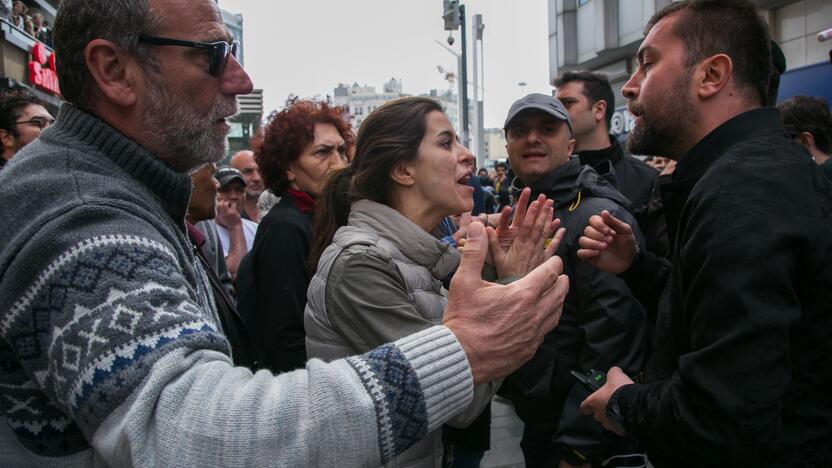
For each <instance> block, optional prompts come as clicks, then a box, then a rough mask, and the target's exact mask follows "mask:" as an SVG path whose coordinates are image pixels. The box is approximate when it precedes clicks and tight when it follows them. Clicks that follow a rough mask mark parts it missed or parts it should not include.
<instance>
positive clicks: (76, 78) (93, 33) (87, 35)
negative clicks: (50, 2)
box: [52, 0, 159, 110]
mask: <svg viewBox="0 0 832 468" xmlns="http://www.w3.org/2000/svg"><path fill="white" fill-rule="evenodd" d="M158 21H159V18H158V17H157V16H156V15H155V14H154V13H153V11H152V10H151V8H150V2H149V1H148V0H63V1H62V2H61V5H60V6H59V7H58V13H57V15H56V17H55V27H54V28H53V29H52V35H53V36H52V37H53V43H54V48H55V59H56V66H57V72H58V82H59V83H60V87H61V95H63V97H64V99H66V100H67V101H69V102H71V103H72V104H75V105H76V106H78V107H80V108H82V109H87V110H89V109H90V108H91V107H92V104H93V102H92V97H93V96H92V94H91V92H92V88H91V87H92V84H93V83H94V81H93V79H92V75H90V72H89V69H88V68H87V63H86V60H85V58H84V49H85V48H86V46H87V44H89V42H90V41H92V40H94V39H106V40H108V41H110V42H112V43H114V44H115V45H116V46H118V47H120V48H121V49H124V50H127V51H130V52H131V53H132V54H133V55H134V56H135V57H137V58H139V61H140V63H142V65H145V66H148V65H150V66H154V67H155V66H156V65H157V64H156V62H155V61H154V60H153V57H152V55H151V54H150V52H149V51H148V50H147V49H146V48H145V47H144V46H142V45H141V44H139V36H142V35H148V34H151V33H152V31H153V29H154V27H155V26H156V25H157V24H158Z"/></svg>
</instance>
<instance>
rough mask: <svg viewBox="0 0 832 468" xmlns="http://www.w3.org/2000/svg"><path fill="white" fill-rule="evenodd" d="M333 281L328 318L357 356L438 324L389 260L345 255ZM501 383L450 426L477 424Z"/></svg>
mask: <svg viewBox="0 0 832 468" xmlns="http://www.w3.org/2000/svg"><path fill="white" fill-rule="evenodd" d="M330 281H331V282H329V283H327V302H326V309H327V317H328V318H329V320H330V323H331V324H332V326H333V328H334V329H335V330H337V331H339V332H340V333H341V335H342V336H343V337H344V338H345V339H346V340H347V341H348V342H349V343H350V345H351V346H352V348H353V349H355V350H356V351H358V352H364V351H366V350H368V349H371V348H373V347H375V346H378V345H379V344H382V343H387V342H390V341H393V340H396V339H399V338H401V337H403V336H407V335H408V334H411V333H416V332H419V331H421V330H424V329H426V328H429V327H431V326H432V325H433V324H432V323H431V322H430V321H429V320H427V319H426V318H424V317H422V315H420V314H419V312H418V311H417V310H416V307H415V306H414V305H413V301H412V299H411V298H410V297H409V296H408V294H407V291H406V290H405V287H404V285H403V280H402V279H401V277H400V276H399V273H398V270H396V268H395V267H394V266H392V265H391V264H390V263H389V262H388V261H387V260H386V259H382V258H379V257H377V256H374V255H370V254H363V253H352V252H350V251H345V252H343V253H342V254H341V256H340V257H339V258H338V259H337V260H336V261H335V263H334V264H333V266H332V270H331V272H330ZM466 378H468V377H467V376H466ZM451 381H452V380H451V379H449V382H451ZM499 385H500V382H492V383H488V384H483V385H478V386H476V387H475V388H474V398H473V403H472V404H471V405H470V406H469V407H468V408H467V409H466V411H464V412H462V413H460V414H459V415H457V416H456V417H455V418H453V419H452V420H451V421H449V422H448V423H449V424H451V425H453V426H459V427H465V426H467V425H468V424H470V423H471V422H473V420H474V419H476V417H477V416H478V415H479V414H480V413H481V412H482V410H483V408H484V407H485V405H486V404H488V403H489V402H490V401H491V397H492V396H494V393H496V391H497V388H498V387H499Z"/></svg>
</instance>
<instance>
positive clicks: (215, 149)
mask: <svg viewBox="0 0 832 468" xmlns="http://www.w3.org/2000/svg"><path fill="white" fill-rule="evenodd" d="M236 111H237V101H236V99H235V98H230V99H229V98H227V97H226V96H222V101H218V102H217V103H216V104H215V106H214V107H213V108H212V109H211V111H210V113H209V115H207V116H206V115H199V114H197V113H196V112H194V111H193V109H192V108H190V107H189V106H188V104H187V101H185V100H183V99H182V98H181V97H177V96H175V95H174V94H173V93H171V92H170V91H168V90H167V89H166V88H165V87H164V85H163V83H161V80H153V79H150V80H148V95H147V101H146V106H145V109H144V112H143V120H144V122H145V128H146V133H147V134H148V135H149V136H150V137H151V138H152V140H153V147H154V148H155V149H156V153H157V154H156V156H158V157H159V159H161V160H162V161H164V162H165V163H166V164H168V165H169V166H171V167H172V168H173V169H175V170H176V171H178V172H181V173H186V174H187V173H191V172H193V171H194V170H196V169H198V168H200V167H202V166H204V165H205V164H208V163H216V162H219V161H221V160H222V158H223V157H225V155H226V153H227V152H228V139H227V138H226V136H227V135H226V132H224V131H220V130H218V129H217V126H216V122H217V119H219V118H222V117H223V116H226V115H228V114H229V113H232V112H236Z"/></svg>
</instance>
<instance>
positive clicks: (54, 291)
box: [0, 105, 472, 467]
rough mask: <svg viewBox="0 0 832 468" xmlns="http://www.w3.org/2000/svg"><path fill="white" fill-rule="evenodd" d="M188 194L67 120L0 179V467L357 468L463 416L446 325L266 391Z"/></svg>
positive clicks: (93, 125) (315, 365) (275, 380)
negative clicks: (225, 305)
mask: <svg viewBox="0 0 832 468" xmlns="http://www.w3.org/2000/svg"><path fill="white" fill-rule="evenodd" d="M190 192H191V184H190V179H189V177H188V176H186V175H182V174H178V173H176V172H174V171H172V170H170V169H169V168H168V167H167V166H165V165H164V164H162V163H161V162H160V161H159V160H158V159H157V158H155V157H154V156H152V155H151V154H149V153H148V152H146V151H145V150H144V149H143V148H141V147H140V146H138V145H137V144H135V143H134V142H132V141H131V140H129V139H127V138H125V137H124V136H123V135H121V134H120V133H118V132H117V131H115V130H114V129H113V128H112V127H110V126H108V125H107V124H106V123H104V122H103V121H101V120H99V119H97V118H96V117H94V116H92V115H90V114H87V113H85V112H83V111H80V110H78V109H76V108H74V107H72V106H71V105H65V106H64V107H63V108H62V109H61V113H60V116H59V118H58V120H57V122H56V124H55V125H54V126H53V127H51V128H49V129H47V130H46V131H45V132H44V133H43V135H42V136H41V138H40V139H38V140H37V141H35V142H33V143H32V144H30V145H28V146H27V147H26V148H25V150H24V151H22V152H21V153H19V154H18V155H17V156H16V157H15V158H14V160H13V161H12V162H10V163H9V164H8V166H7V167H6V168H5V169H4V170H3V172H2V174H0V213H2V217H3V219H4V220H5V223H4V224H3V226H2V228H0V304H2V305H3V308H2V311H0V466H15V467H19V466H43V465H49V466H68V467H89V466H100V465H102V464H107V465H112V466H200V467H205V466H235V465H252V466H304V465H306V466H335V465H338V466H373V465H379V464H382V463H384V462H386V461H388V460H390V459H391V458H392V457H394V456H395V455H396V454H398V453H400V452H401V451H403V450H404V449H406V448H408V447H409V446H410V445H412V444H413V443H414V442H416V441H417V440H419V439H421V438H422V437H424V436H425V435H426V434H427V433H428V432H429V431H431V430H433V429H436V428H437V427H439V426H440V425H441V424H442V423H443V422H444V421H445V420H447V419H448V418H449V417H451V416H453V415H454V414H455V413H457V412H458V411H460V410H462V409H463V408H465V407H466V406H468V404H469V403H470V400H471V394H472V378H471V373H470V369H469V367H468V363H467V361H466V359H465V354H464V351H463V350H462V348H461V347H460V346H459V343H458V342H457V341H456V339H455V338H454V336H453V334H452V333H451V332H450V331H449V330H448V329H446V328H444V327H433V328H430V329H428V330H425V331H423V332H420V333H418V334H415V335H411V336H409V337H406V338H403V339H401V340H399V341H397V342H395V343H392V344H388V345H385V346H382V347H380V348H377V349H375V350H373V351H371V352H368V353H366V354H364V355H362V356H355V357H351V358H347V359H342V360H339V361H335V362H332V363H330V364H324V363H323V362H321V361H316V360H312V361H310V362H309V363H308V364H307V368H306V369H305V370H299V371H295V372H292V373H288V374H283V375H280V376H277V377H275V376H273V375H272V374H270V373H269V372H266V371H260V372H258V373H256V374H252V373H251V372H250V371H248V370H247V369H243V368H235V367H233V366H232V364H231V360H230V358H229V348H228V343H227V341H226V339H225V337H224V335H223V334H222V330H221V329H220V326H219V325H218V324H219V320H218V319H217V317H216V312H215V311H214V306H213V301H212V300H211V299H210V292H209V287H208V285H207V282H206V277H205V273H204V271H203V270H202V269H201V267H200V266H199V263H198V262H195V260H194V255H193V247H192V246H191V244H190V243H189V241H188V239H187V236H186V234H185V225H184V216H185V211H186V208H187V205H188V201H189V197H190ZM437 375H441V376H443V378H437ZM449 380H451V381H452V382H449ZM448 402H452V403H450V404H449V403H448Z"/></svg>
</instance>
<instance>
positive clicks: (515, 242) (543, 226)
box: [488, 188, 566, 278]
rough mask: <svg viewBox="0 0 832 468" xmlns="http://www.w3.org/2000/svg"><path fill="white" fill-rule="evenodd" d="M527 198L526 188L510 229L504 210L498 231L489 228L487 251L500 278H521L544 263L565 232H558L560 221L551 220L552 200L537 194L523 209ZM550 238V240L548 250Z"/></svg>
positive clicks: (552, 253) (528, 191) (553, 251)
mask: <svg viewBox="0 0 832 468" xmlns="http://www.w3.org/2000/svg"><path fill="white" fill-rule="evenodd" d="M530 195H531V190H530V189H528V188H526V189H524V190H523V192H522V193H521V194H520V200H519V201H518V203H517V212H516V213H515V214H514V219H513V220H512V222H511V226H508V219H507V218H508V212H507V211H504V212H503V215H502V216H501V218H500V223H499V225H498V226H497V230H496V231H495V230H494V229H491V228H489V229H488V240H489V244H490V250H489V252H490V254H491V257H492V259H493V261H494V266H495V267H496V269H497V275H498V276H499V277H501V278H506V277H509V276H523V275H525V274H526V273H528V272H529V271H531V270H533V269H534V268H535V267H537V266H538V265H540V264H541V263H543V262H544V261H546V259H548V258H549V257H551V256H553V255H554V254H555V251H556V250H557V248H558V245H559V244H560V241H561V239H563V235H564V233H565V232H566V230H565V229H563V228H560V229H558V228H559V227H560V220H558V219H555V220H553V219H552V217H553V214H554V211H555V210H554V207H553V205H554V202H552V200H546V197H544V196H543V195H540V196H539V197H538V199H537V200H535V201H533V202H532V203H531V205H529V206H528V210H527V209H526V204H527V203H528V199H529V197H530ZM509 210H510V209H509ZM500 233H502V234H503V235H502V236H501V235H500ZM553 236H554V237H553ZM549 238H552V240H551V242H550V244H549V246H548V247H547V246H546V240H547V239H549ZM509 240H510V241H509Z"/></svg>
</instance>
